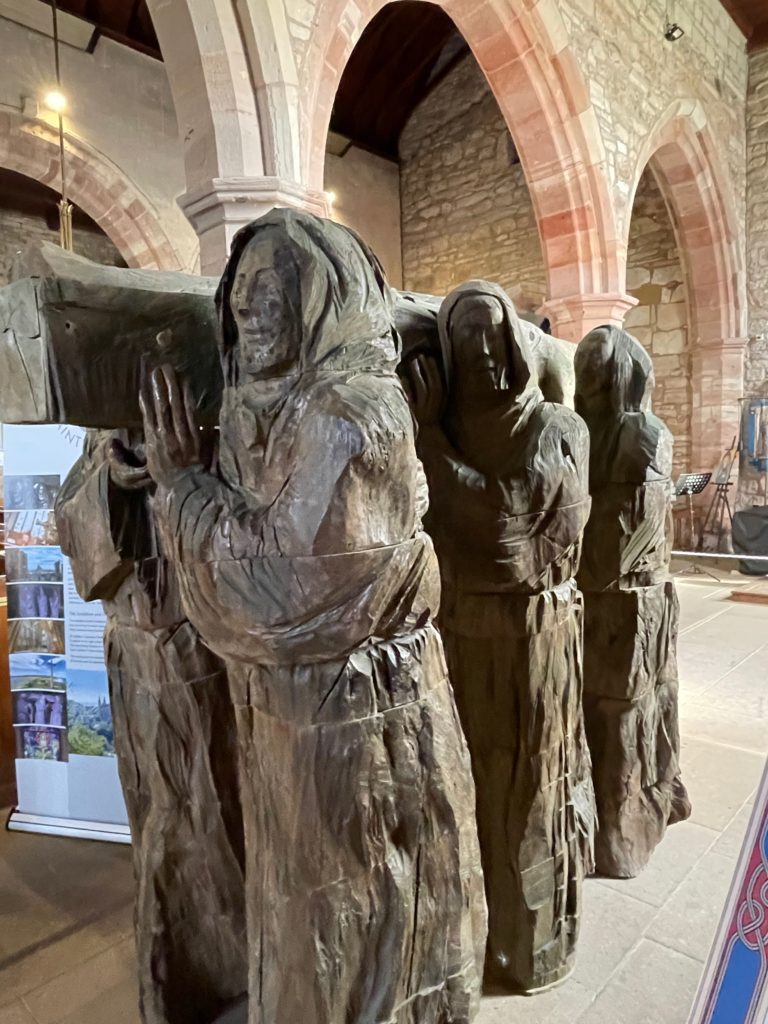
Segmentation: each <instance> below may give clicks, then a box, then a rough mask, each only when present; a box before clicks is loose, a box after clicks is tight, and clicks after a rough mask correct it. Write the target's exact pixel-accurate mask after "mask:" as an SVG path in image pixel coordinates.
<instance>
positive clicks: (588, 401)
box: [574, 331, 613, 416]
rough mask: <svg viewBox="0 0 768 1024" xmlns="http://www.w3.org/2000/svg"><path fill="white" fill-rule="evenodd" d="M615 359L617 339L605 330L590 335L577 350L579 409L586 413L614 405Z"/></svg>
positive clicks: (577, 400)
mask: <svg viewBox="0 0 768 1024" xmlns="http://www.w3.org/2000/svg"><path fill="white" fill-rule="evenodd" d="M612 361H613V341H612V339H611V336H610V335H609V334H607V333H605V332H603V331H594V332H593V333H592V334H589V335H588V336H587V337H586V338H585V339H584V341H582V342H581V344H580V345H579V346H578V348H577V349H576V356H575V359H574V368H575V371H576V411H577V412H578V413H580V414H581V415H582V416H583V415H587V414H589V413H590V412H598V411H601V410H602V408H603V407H604V406H608V405H609V404H610V401H611V391H612V386H613V381H612V375H611V364H612Z"/></svg>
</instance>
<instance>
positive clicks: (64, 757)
mask: <svg viewBox="0 0 768 1024" xmlns="http://www.w3.org/2000/svg"><path fill="white" fill-rule="evenodd" d="M13 731H14V735H15V736H16V757H17V758H18V759H19V760H33V761H68V760H69V758H68V750H67V730H66V729H64V728H58V729H57V728H55V727H54V726H50V725H14V727H13Z"/></svg>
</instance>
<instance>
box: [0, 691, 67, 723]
mask: <svg viewBox="0 0 768 1024" xmlns="http://www.w3.org/2000/svg"><path fill="white" fill-rule="evenodd" d="M12 698H13V701H12V714H13V724H14V725H55V726H59V727H62V726H66V724H67V695H66V693H62V692H61V691H56V690H15V691H14V692H13V693H12Z"/></svg>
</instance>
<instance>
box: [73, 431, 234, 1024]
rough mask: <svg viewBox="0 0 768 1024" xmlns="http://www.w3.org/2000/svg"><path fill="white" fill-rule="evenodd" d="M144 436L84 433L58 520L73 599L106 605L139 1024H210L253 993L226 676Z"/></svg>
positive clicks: (232, 739)
mask: <svg viewBox="0 0 768 1024" xmlns="http://www.w3.org/2000/svg"><path fill="white" fill-rule="evenodd" d="M152 486H153V485H152V480H151V478H150V476H149V473H148V471H147V467H146V464H145V462H144V459H143V438H142V437H141V434H140V431H139V432H130V431H115V432H112V431H108V430H91V431H88V433H87V434H86V441H85V450H84V452H83V455H82V457H81V458H80V459H79V460H78V462H76V463H75V465H74V467H73V468H72V470H71V472H70V473H69V475H68V476H67V478H66V480H65V481H64V485H63V487H62V489H61V491H60V492H59V496H58V500H57V502H56V519H57V523H58V528H59V537H60V540H61V546H62V548H63V550H64V552H65V553H66V554H67V555H69V556H70V559H71V565H72V572H73V575H74V578H75V583H76V585H77V588H78V591H79V592H80V594H81V596H82V597H83V598H84V599H85V600H88V601H91V600H98V599H101V600H102V602H103V605H104V610H105V612H106V615H107V629H106V635H105V656H106V663H107V671H108V675H109V694H110V704H111V708H112V719H113V723H114V732H115V749H116V753H117V760H118V768H119V772H120V781H121V783H122V787H123V794H124V796H125V803H126V807H127V810H128V820H129V823H130V828H131V840H132V845H133V860H134V872H135V876H136V883H137V895H136V909H135V924H136V949H137V960H138V974H139V991H140V999H141V1019H142V1021H143V1024H212V1022H213V1021H216V1020H218V1019H219V1016H220V1014H221V1013H222V1012H225V1011H226V1009H227V1007H229V1006H231V1005H235V1004H237V1003H238V1002H239V1001H242V999H243V996H244V995H245V994H246V992H247V960H246V934H245V891H244V879H243V828H242V812H241V809H240V801H239V798H238V772H237V739H236V729H235V721H234V712H233V709H232V705H231V701H230V697H229V691H228V688H227V677H226V672H225V670H224V665H223V663H222V662H221V660H220V659H219V658H218V657H216V655H214V654H213V653H212V652H211V651H210V650H209V649H208V648H207V647H206V646H205V644H204V643H203V642H202V641H201V639H200V636H199V634H198V632H197V630H196V629H195V628H194V627H193V626H192V625H191V623H190V622H189V621H188V620H187V618H186V616H185V614H184V611H183V609H182V606H181V601H180V596H179V588H178V582H177V579H176V573H175V571H174V568H173V565H172V564H171V563H170V562H169V560H168V559H167V558H166V557H165V555H164V553H163V551H162V548H161V546H160V544H159V539H158V534H157V528H156V523H155V521H154V516H153V515H152V510H151V505H150V491H151V488H152Z"/></svg>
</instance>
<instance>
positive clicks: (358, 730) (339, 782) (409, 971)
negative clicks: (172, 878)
mask: <svg viewBox="0 0 768 1024" xmlns="http://www.w3.org/2000/svg"><path fill="white" fill-rule="evenodd" d="M217 301H218V307H219V313H220V318H221V343H222V362H223V368H224V376H225V390H224V397H223V406H222V411H221V417H220V424H219V469H218V471H217V472H215V473H214V472H209V471H207V470H206V469H205V468H204V466H203V465H202V463H201V460H200V454H199V442H198V434H197V431H196V428H195V424H194V411H193V410H192V408H191V404H190V402H189V400H187V401H186V402H185V400H184V398H183V395H182V388H181V387H180V384H179V382H178V381H177V380H176V378H175V377H174V375H173V373H172V372H171V371H170V370H169V369H168V368H161V369H160V370H159V371H156V372H155V374H154V375H153V378H152V388H151V392H150V393H149V394H147V395H146V396H145V398H144V410H145V420H146V430H147V451H148V461H149V468H150V472H151V474H152V476H153V478H154V479H155V480H156V481H157V484H158V489H157V495H156V499H155V508H156V510H157V514H158V516H159V518H160V521H161V523H162V527H163V536H164V539H165V541H166V542H167V544H168V546H169V550H172V551H173V557H174V562H175V565H176V568H177V570H178V573H179V577H180V580H181V584H182V592H183V600H184V605H185V608H186V610H187V613H188V615H189V616H190V619H191V620H192V622H194V623H195V625H196V626H197V627H198V628H199V629H200V631H201V633H202V635H203V636H204V637H205V639H206V641H207V642H208V643H209V644H210V646H211V647H212V648H213V649H214V650H215V651H217V652H218V653H219V654H220V655H221V656H222V657H223V658H224V659H225V661H226V665H227V669H228V672H229V677H230V683H231V688H232V694H233V700H234V704H235V708H236V714H237V719H238V727H239V736H240V755H241V768H242V798H243V803H244V815H245V832H246V890H247V904H248V930H249V947H250V949H249V956H250V1012H249V1022H250V1024H289V1022H290V1024H293V1022H296V1024H299V1022H301V1024H465V1022H469V1021H470V1020H471V1019H472V1017H473V1016H474V1013H475V1010H476V1008H477V1005H478V1000H479V988H480V970H481V966H482V954H483V947H484V943H485V907H484V900H483V892H482V877H481V869H480V857H479V850H478V846H477V834H476V830H475V823H474V813H473V812H474V790H473V786H472V780H471V774H470V765H469V757H468V754H467V751H466V746H465V744H464V741H463V738H462V735H461V731H460V726H459V721H458V716H457V714H456V710H455V706H454V701H453V695H452V691H451V688H450V685H449V683H448V678H447V674H446V670H445V664H444V658H443V649H442V644H441V641H440V636H439V634H438V632H437V630H436V628H435V626H434V624H433V618H434V616H435V614H436V613H437V610H438V602H439V574H438V569H437V563H436V560H435V556H434V554H433V550H432V545H431V542H430V540H429V538H428V537H427V536H426V534H425V533H423V532H422V528H421V522H420V516H419V512H418V510H417V495H418V491H419V473H420V467H419V463H418V460H417V458H416V452H415V446H414V438H413V428H412V421H411V416H410V412H409V408H408V404H407V400H406V398H405V395H404V393H403V391H402V388H401V386H400V384H399V382H398V379H397V377H396V375H395V368H396V365H397V359H398V344H397V335H396V333H395V331H394V329H393V319H392V309H391V302H390V293H389V289H388V287H387V285H386V283H385V282H384V280H383V276H382V273H381V269H380V267H379V265H378V262H377V261H376V260H375V257H373V255H372V254H371V253H370V252H369V251H368V250H367V249H366V248H365V247H364V245H363V244H362V243H361V242H360V240H359V239H357V237H356V236H355V235H353V234H352V233H351V232H350V231H348V230H347V229H345V228H343V227H341V226H340V225H337V224H333V223H331V222H329V221H323V220H320V219H318V218H316V217H313V216H311V215H308V214H303V213H297V212H295V211H286V210H279V211H277V210H276V211H273V212H272V213H270V214H268V215H266V216H265V217H262V218H261V219H260V220H258V221H256V222H254V223H253V224H252V225H250V226H249V227H248V228H245V229H244V230H242V231H241V232H240V233H239V234H238V235H237V238H236V240H235V242H234V245H233V251H232V255H231V257H230V260H229V263H228V265H227V268H226V270H225V273H224V276H223V279H222V281H221V286H220V288H219V291H218V299H217Z"/></svg>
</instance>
